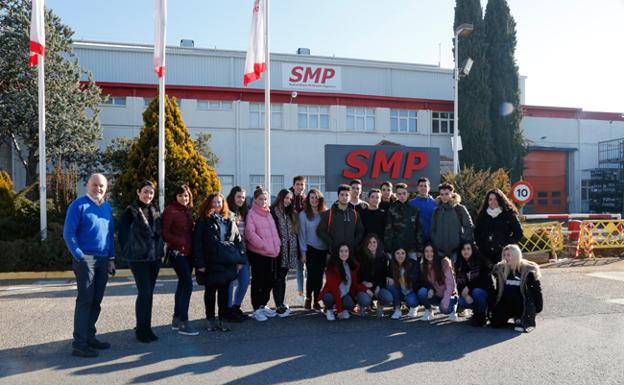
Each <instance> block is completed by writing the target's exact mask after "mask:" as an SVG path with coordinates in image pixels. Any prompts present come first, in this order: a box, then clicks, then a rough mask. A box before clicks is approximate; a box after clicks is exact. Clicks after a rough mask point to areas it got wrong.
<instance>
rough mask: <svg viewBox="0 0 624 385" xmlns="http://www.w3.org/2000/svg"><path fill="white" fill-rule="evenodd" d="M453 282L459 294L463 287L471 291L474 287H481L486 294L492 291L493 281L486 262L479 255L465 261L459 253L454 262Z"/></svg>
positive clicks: (490, 293)
mask: <svg viewBox="0 0 624 385" xmlns="http://www.w3.org/2000/svg"><path fill="white" fill-rule="evenodd" d="M455 282H456V283H457V293H458V294H459V295H461V293H462V291H463V290H464V288H465V287H466V286H467V287H468V290H469V291H470V292H471V293H472V291H473V290H474V289H476V288H479V289H483V290H485V291H487V292H488V295H490V296H491V295H492V294H493V293H494V283H493V281H492V275H491V274H490V269H489V268H488V266H487V263H485V261H484V260H483V259H481V258H479V257H476V256H473V257H472V258H470V260H469V261H466V260H465V259H464V257H462V256H461V255H458V256H457V261H456V262H455Z"/></svg>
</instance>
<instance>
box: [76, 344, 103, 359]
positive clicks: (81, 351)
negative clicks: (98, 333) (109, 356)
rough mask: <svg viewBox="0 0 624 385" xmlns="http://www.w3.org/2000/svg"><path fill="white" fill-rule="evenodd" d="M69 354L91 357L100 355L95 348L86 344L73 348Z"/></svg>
mask: <svg viewBox="0 0 624 385" xmlns="http://www.w3.org/2000/svg"><path fill="white" fill-rule="evenodd" d="M71 354H72V356H76V357H85V358H93V357H97V356H99V355H100V353H98V352H97V350H93V349H91V348H90V347H88V346H87V347H86V348H73V349H72V353H71Z"/></svg>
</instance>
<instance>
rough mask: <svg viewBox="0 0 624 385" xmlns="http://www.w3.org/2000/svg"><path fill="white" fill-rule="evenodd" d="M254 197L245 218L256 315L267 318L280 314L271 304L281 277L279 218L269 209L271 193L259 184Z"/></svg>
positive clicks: (253, 303)
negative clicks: (277, 224)
mask: <svg viewBox="0 0 624 385" xmlns="http://www.w3.org/2000/svg"><path fill="white" fill-rule="evenodd" d="M253 197H254V199H253V204H252V206H251V210H249V213H248V214H247V220H246V222H245V240H246V242H247V256H248V257H249V263H250V265H251V304H252V306H253V309H254V313H253V318H254V319H255V320H256V321H266V320H267V319H268V318H272V317H275V316H276V314H277V313H276V312H275V310H273V309H271V308H270V307H269V306H267V304H268V302H269V298H270V296H271V290H274V288H275V284H276V281H277V268H278V266H277V256H278V255H279V252H280V246H281V244H280V237H279V234H278V233H277V226H276V225H275V220H274V219H273V216H272V215H271V211H270V210H269V193H268V192H267V191H266V190H265V189H263V188H261V187H257V188H256V191H254V194H253ZM273 295H275V294H273Z"/></svg>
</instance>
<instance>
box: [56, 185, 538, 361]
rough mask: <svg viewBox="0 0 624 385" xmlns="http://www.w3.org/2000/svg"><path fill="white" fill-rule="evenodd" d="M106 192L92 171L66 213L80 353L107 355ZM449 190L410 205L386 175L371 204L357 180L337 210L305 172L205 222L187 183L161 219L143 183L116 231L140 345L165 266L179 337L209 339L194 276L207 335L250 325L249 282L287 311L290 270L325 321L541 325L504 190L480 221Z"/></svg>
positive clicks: (421, 195) (256, 309)
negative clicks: (133, 294)
mask: <svg viewBox="0 0 624 385" xmlns="http://www.w3.org/2000/svg"><path fill="white" fill-rule="evenodd" d="M106 188H107V180H106V178H105V177H104V176H103V175H101V174H94V175H92V176H91V177H90V178H89V181H88V183H87V194H86V196H84V197H80V198H78V199H77V200H76V201H74V202H73V203H72V204H71V205H70V206H69V208H68V211H67V217H66V222H65V229H64V238H65V240H66V243H67V245H68V248H69V250H70V252H71V254H72V256H73V261H72V263H73V270H74V273H75V275H76V281H77V287H78V297H77V300H76V311H75V317H74V341H73V354H74V355H76V356H82V357H94V356H97V355H98V352H97V351H98V350H101V349H107V348H109V347H110V345H109V344H108V343H106V342H102V341H100V340H98V339H97V338H96V328H95V323H96V321H97V318H98V315H99V313H100V303H101V301H102V297H103V294H104V288H105V286H106V282H107V279H108V276H109V275H114V273H115V263H114V259H115V252H114V234H115V226H114V220H113V215H112V209H111V207H110V205H109V204H108V203H106V202H105V200H104V195H105V192H106ZM438 192H439V196H438V197H437V198H436V199H434V198H433V197H432V196H431V195H430V183H429V180H428V179H427V178H420V179H419V180H418V182H417V195H416V196H415V197H414V198H412V199H410V193H409V191H408V186H407V185H406V184H404V183H398V184H396V185H393V184H392V182H390V181H387V182H384V183H383V184H382V185H381V186H380V188H379V189H377V188H372V189H370V191H368V193H367V199H366V200H362V199H361V196H362V182H361V181H360V180H353V181H351V182H350V183H349V184H344V185H340V186H339V187H338V191H337V193H338V199H337V201H336V202H335V203H333V204H332V205H331V206H330V207H327V205H326V203H325V198H324V196H323V194H322V192H321V191H319V190H318V189H315V188H312V189H310V190H309V191H307V192H306V179H305V177H302V176H297V177H295V178H294V179H293V184H292V187H290V188H289V189H283V190H281V191H279V192H278V194H277V196H276V198H275V199H274V201H273V202H270V194H269V192H268V191H267V190H265V189H264V188H262V187H257V188H256V189H255V191H254V192H253V195H252V197H251V198H252V199H251V201H252V202H251V204H250V205H249V204H248V199H247V193H246V191H245V190H244V189H243V188H241V187H240V186H235V187H234V188H232V190H231V191H230V192H229V194H228V196H227V197H226V196H224V195H223V194H221V193H220V192H213V193H210V194H209V195H208V196H207V197H206V198H205V200H204V201H203V202H202V203H201V204H200V206H199V209H198V210H197V211H196V217H194V206H193V194H192V192H191V190H190V189H189V187H188V186H187V185H184V184H183V185H180V186H177V189H176V191H175V193H174V195H173V199H172V201H171V202H170V203H169V204H168V205H167V207H166V208H165V210H164V211H163V212H162V214H161V213H160V212H159V210H158V207H157V206H156V205H155V203H154V202H153V198H154V194H155V186H154V184H153V183H152V182H150V181H147V180H146V181H143V182H141V183H139V185H138V186H137V190H136V194H137V198H136V200H135V201H134V202H133V203H131V204H130V205H129V206H128V207H127V208H126V209H125V211H124V212H123V214H122V215H121V217H120V218H119V221H118V226H117V227H118V240H119V244H120V248H121V257H123V258H124V259H125V260H127V261H128V263H129V266H130V269H131V271H132V274H133V276H134V278H135V282H136V286H137V291H138V295H137V299H136V309H135V311H136V329H135V334H136V338H137V340H138V341H140V342H144V343H149V342H152V341H156V340H157V339H158V337H157V336H156V335H155V334H154V332H153V330H152V324H151V316H152V299H153V292H154V287H155V283H156V279H157V277H158V273H159V269H160V266H161V262H162V260H163V259H164V260H166V261H169V262H170V264H171V266H172V267H173V268H174V270H175V272H176V275H177V277H178V284H177V288H176V292H175V305H174V310H173V317H172V323H171V327H172V329H173V330H176V331H177V332H178V333H179V334H182V335H190V336H192V335H197V334H199V332H198V331H197V330H196V329H194V328H193V326H192V325H191V324H190V323H189V315H188V312H189V304H190V299H191V295H192V292H193V269H194V270H195V279H196V280H197V283H198V284H200V285H203V286H204V288H205V290H204V304H205V310H206V318H207V321H208V330H210V331H229V330H230V327H229V326H228V325H227V324H226V323H224V321H229V322H242V321H244V320H246V319H248V318H249V316H248V315H246V314H245V313H244V312H243V311H242V310H241V305H242V301H243V300H244V298H245V296H246V293H247V291H248V288H249V286H251V287H250V297H251V305H252V307H253V313H252V314H251V317H252V318H253V319H254V320H256V321H258V322H264V321H267V320H268V319H269V318H273V317H279V318H284V317H288V316H289V315H290V314H291V308H290V307H289V305H288V304H287V303H286V282H287V275H288V273H289V271H291V270H296V271H297V274H296V275H297V297H298V299H299V300H300V301H301V304H302V305H303V308H304V309H306V310H310V311H319V312H322V313H324V315H325V317H326V319H327V320H328V321H334V320H336V319H348V318H350V317H351V316H352V315H356V316H361V317H363V316H365V315H366V314H367V313H368V312H372V313H373V314H375V315H376V316H377V317H380V318H382V317H384V316H386V309H389V310H390V312H389V313H388V314H389V315H390V318H391V319H400V318H401V317H403V311H404V310H405V311H406V312H407V317H410V318H416V317H418V318H419V319H421V320H423V321H430V320H432V319H433V317H434V310H436V311H438V312H439V313H442V314H445V315H447V316H448V319H449V320H451V321H456V320H457V319H458V316H462V315H465V313H466V311H467V310H468V309H471V310H472V319H471V321H472V323H473V324H474V325H477V326H484V325H486V324H487V322H488V320H489V323H490V325H491V326H493V327H501V326H504V325H506V324H507V322H508V321H509V319H514V322H515V328H516V329H517V330H519V331H524V332H529V331H531V330H532V329H533V328H534V327H535V316H536V314H537V313H539V312H540V311H541V309H542V295H541V286H540V269H539V267H538V265H536V264H535V263H533V262H530V261H527V260H525V259H524V258H523V257H522V252H521V250H520V248H519V247H518V246H517V245H516V244H517V242H518V241H519V240H520V239H521V238H522V227H521V226H520V223H519V220H518V212H517V210H516V208H515V207H514V205H513V203H511V202H510V201H509V199H508V198H507V197H506V196H505V195H504V193H503V192H502V191H500V190H498V189H494V190H491V191H489V192H488V193H487V194H486V196H485V198H484V203H483V206H482V207H481V210H480V211H479V214H478V217H477V220H476V226H475V225H474V223H473V220H472V218H471V215H470V213H469V212H468V210H467V209H466V207H465V206H463V205H462V204H461V197H460V196H459V194H457V193H456V192H455V191H454V187H453V186H452V185H451V184H448V183H442V184H441V185H439V186H438ZM271 295H272V296H273V301H274V304H275V307H274V308H272V307H271V306H270V305H269V301H270V298H271ZM321 304H322V305H321ZM420 307H422V308H424V311H423V313H422V315H420V316H419V315H418V310H419V308H420ZM217 309H218V310H217ZM215 310H217V311H215Z"/></svg>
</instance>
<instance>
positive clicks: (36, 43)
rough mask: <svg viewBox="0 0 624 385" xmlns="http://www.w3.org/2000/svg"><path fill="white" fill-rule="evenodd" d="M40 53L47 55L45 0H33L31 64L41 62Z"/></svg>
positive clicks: (34, 64) (32, 65)
mask: <svg viewBox="0 0 624 385" xmlns="http://www.w3.org/2000/svg"><path fill="white" fill-rule="evenodd" d="M39 55H41V56H44V57H45V21H44V7H43V0H32V14H31V18H30V59H29V64H30V66H31V67H34V66H36V65H37V63H39Z"/></svg>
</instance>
